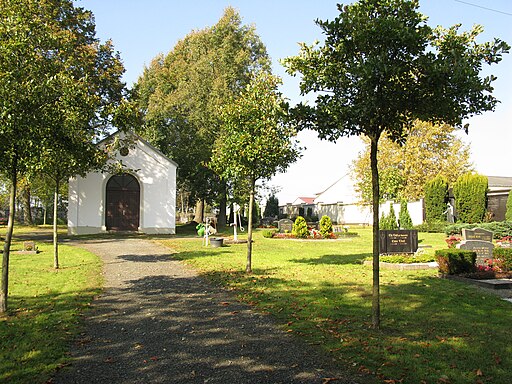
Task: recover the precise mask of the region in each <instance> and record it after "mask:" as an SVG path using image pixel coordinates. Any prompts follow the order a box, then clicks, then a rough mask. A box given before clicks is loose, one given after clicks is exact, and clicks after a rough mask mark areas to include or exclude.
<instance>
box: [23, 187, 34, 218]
mask: <svg viewBox="0 0 512 384" xmlns="http://www.w3.org/2000/svg"><path fill="white" fill-rule="evenodd" d="M21 184H22V188H21V193H20V197H21V203H22V204H23V223H24V224H25V225H34V220H33V218H32V209H31V208H30V184H29V182H28V180H27V178H26V177H25V178H24V179H23V182H22V183H21Z"/></svg>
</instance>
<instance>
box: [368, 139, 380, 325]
mask: <svg viewBox="0 0 512 384" xmlns="http://www.w3.org/2000/svg"><path fill="white" fill-rule="evenodd" d="M370 139H371V147H370V166H371V170H372V208H373V289H372V325H373V327H374V328H380V281H379V273H380V268H379V202H380V196H379V195H380V191H379V170H378V168H377V150H378V143H379V136H376V137H371V138H370Z"/></svg>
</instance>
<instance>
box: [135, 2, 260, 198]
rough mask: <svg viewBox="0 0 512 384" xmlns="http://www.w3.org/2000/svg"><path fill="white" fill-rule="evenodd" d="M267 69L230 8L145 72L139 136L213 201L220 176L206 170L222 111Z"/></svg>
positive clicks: (252, 36)
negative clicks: (142, 122)
mask: <svg viewBox="0 0 512 384" xmlns="http://www.w3.org/2000/svg"><path fill="white" fill-rule="evenodd" d="M268 68H270V61H269V58H268V55H267V52H266V48H265V46H264V45H263V43H262V42H261V39H260V38H259V36H258V35H257V34H256V31H255V28H254V26H247V25H243V24H242V19H241V17H240V15H239V14H238V13H237V12H236V11H235V10H234V9H233V8H231V7H229V8H227V9H226V10H225V12H224V14H223V16H222V17H221V18H220V20H219V21H218V22H217V24H215V25H214V26H212V27H208V28H204V29H202V30H196V31H193V32H191V33H189V34H188V35H187V36H186V37H185V38H184V39H183V40H180V41H179V42H178V43H177V44H176V46H175V47H174V48H173V49H172V50H171V51H170V52H169V53H168V54H167V55H165V56H164V55H160V56H158V57H156V58H155V59H153V61H152V62H151V64H150V66H149V67H148V68H145V70H144V73H143V75H142V76H141V77H140V78H139V80H138V82H137V84H136V86H135V91H136V94H137V97H138V102H137V103H138V106H139V108H140V110H141V111H142V113H143V114H144V125H143V128H142V130H141V132H140V134H141V136H143V137H144V138H146V139H147V140H148V141H150V142H151V143H152V144H153V145H155V146H156V147H157V148H159V149H160V150H161V151H162V152H163V153H164V154H166V155H168V156H169V157H171V158H172V159H174V160H175V161H176V162H177V163H178V164H179V165H180V168H179V170H178V186H179V188H181V189H186V190H189V191H190V192H191V193H192V196H193V197H195V198H199V199H207V200H210V201H211V200H212V199H214V198H215V197H217V196H218V195H219V194H218V193H212V191H218V190H219V185H218V177H217V176H216V175H215V174H214V173H213V172H212V170H211V169H209V168H208V167H206V166H205V165H206V163H208V161H209V160H210V157H211V155H212V150H213V147H214V143H215V139H216V137H217V135H218V134H219V133H220V130H221V122H220V120H221V117H220V113H221V109H222V107H223V106H225V105H226V103H227V102H228V101H229V100H231V99H232V98H233V97H234V96H235V95H238V93H239V92H240V91H241V90H242V89H244V87H245V86H246V85H247V84H248V83H249V80H250V77H251V74H252V72H253V71H255V70H259V69H268ZM221 189H222V188H221Z"/></svg>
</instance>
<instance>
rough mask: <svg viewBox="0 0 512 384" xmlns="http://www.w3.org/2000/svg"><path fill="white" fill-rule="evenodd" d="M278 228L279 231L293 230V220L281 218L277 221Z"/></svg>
mask: <svg viewBox="0 0 512 384" xmlns="http://www.w3.org/2000/svg"><path fill="white" fill-rule="evenodd" d="M277 228H278V229H279V233H287V232H291V231H292V228H293V221H291V220H290V219H281V220H279V221H278V222H277Z"/></svg>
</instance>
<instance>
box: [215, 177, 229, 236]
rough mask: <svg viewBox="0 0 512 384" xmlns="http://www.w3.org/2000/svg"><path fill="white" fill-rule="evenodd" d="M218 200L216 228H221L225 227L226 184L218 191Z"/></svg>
mask: <svg viewBox="0 0 512 384" xmlns="http://www.w3.org/2000/svg"><path fill="white" fill-rule="evenodd" d="M220 194H221V195H220V201H219V219H218V220H217V230H223V229H225V228H226V208H227V204H228V202H227V200H228V199H227V196H226V194H227V192H226V184H223V185H222V190H221V191H220Z"/></svg>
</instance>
